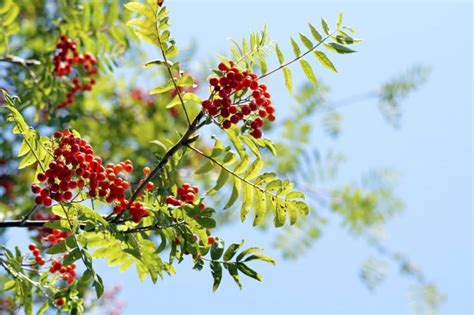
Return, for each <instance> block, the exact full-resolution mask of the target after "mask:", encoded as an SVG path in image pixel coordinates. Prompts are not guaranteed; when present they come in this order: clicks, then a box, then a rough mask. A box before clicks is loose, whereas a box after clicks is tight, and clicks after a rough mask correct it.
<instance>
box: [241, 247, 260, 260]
mask: <svg viewBox="0 0 474 315" xmlns="http://www.w3.org/2000/svg"><path fill="white" fill-rule="evenodd" d="M262 250H263V249H262V248H260V247H249V248H247V249H245V250H243V251H242V252H241V253H240V254H239V255H237V258H236V259H235V260H236V261H241V260H242V259H243V258H244V257H245V256H247V255H248V254H251V253H255V252H261V251H262Z"/></svg>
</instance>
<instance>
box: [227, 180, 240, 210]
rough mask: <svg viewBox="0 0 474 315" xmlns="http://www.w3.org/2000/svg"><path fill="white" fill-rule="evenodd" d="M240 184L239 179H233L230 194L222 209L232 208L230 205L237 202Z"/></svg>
mask: <svg viewBox="0 0 474 315" xmlns="http://www.w3.org/2000/svg"><path fill="white" fill-rule="evenodd" d="M240 187H241V182H240V179H238V178H235V177H234V185H233V186H232V194H231V196H230V198H229V200H228V201H227V203H226V204H225V206H224V209H228V208H230V207H232V205H233V204H234V203H235V201H237V199H238V198H239V194H240Z"/></svg>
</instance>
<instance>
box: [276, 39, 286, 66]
mask: <svg viewBox="0 0 474 315" xmlns="http://www.w3.org/2000/svg"><path fill="white" fill-rule="evenodd" d="M275 52H276V55H277V57H278V62H279V63H280V65H282V64H283V63H284V62H285V58H284V57H283V53H282V52H281V49H280V46H278V44H276V45H275Z"/></svg>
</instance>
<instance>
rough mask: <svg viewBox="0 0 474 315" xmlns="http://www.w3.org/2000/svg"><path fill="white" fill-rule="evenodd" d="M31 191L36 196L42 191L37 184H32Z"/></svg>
mask: <svg viewBox="0 0 474 315" xmlns="http://www.w3.org/2000/svg"><path fill="white" fill-rule="evenodd" d="M31 191H32V192H33V193H34V194H39V193H40V191H41V187H40V186H38V185H36V184H32V185H31Z"/></svg>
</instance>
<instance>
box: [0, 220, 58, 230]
mask: <svg viewBox="0 0 474 315" xmlns="http://www.w3.org/2000/svg"><path fill="white" fill-rule="evenodd" d="M48 222H50V221H48V220H6V221H2V222H0V229H5V228H12V227H17V228H32V227H43V226H44V225H45V224H46V223H48Z"/></svg>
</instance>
